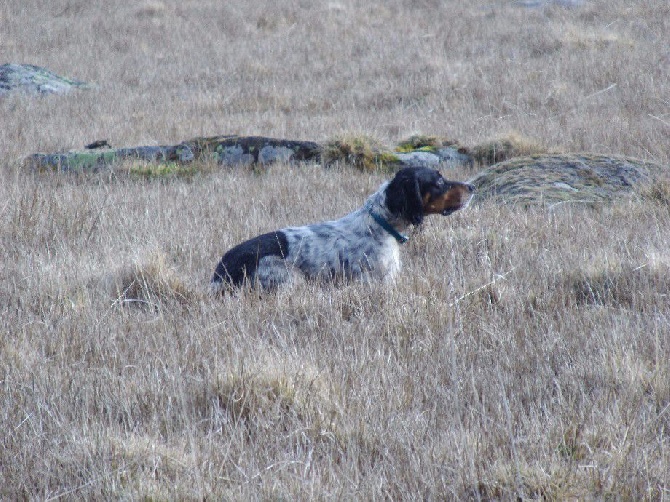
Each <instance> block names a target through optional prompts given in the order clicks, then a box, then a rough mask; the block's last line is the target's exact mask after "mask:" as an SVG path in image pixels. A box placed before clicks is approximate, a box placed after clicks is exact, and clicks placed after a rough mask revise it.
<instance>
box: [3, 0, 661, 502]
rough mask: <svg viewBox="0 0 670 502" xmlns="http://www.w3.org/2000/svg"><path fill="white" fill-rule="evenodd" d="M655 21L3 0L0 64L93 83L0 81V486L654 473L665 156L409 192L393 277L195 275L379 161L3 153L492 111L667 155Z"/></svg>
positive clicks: (507, 488)
mask: <svg viewBox="0 0 670 502" xmlns="http://www.w3.org/2000/svg"><path fill="white" fill-rule="evenodd" d="M669 20H670V11H669V7H668V5H667V2H665V1H661V0H653V1H649V2H640V3H635V4H634V5H633V4H631V3H630V2H623V1H615V2H609V3H608V4H607V5H606V6H605V5H604V4H602V3H600V2H585V3H584V4H583V5H581V6H579V7H575V8H570V9H567V8H561V7H559V6H557V5H554V6H548V7H545V8H539V9H528V8H524V7H519V6H515V5H513V3H512V2H506V3H504V4H502V3H501V4H496V5H494V4H492V3H491V2H474V3H466V2H447V3H446V4H445V3H442V4H440V3H434V2H418V3H416V2H415V3H413V4H411V5H410V4H406V3H402V2H399V1H391V2H377V3H375V2H372V3H355V2H346V1H345V2H339V3H332V2H331V3H318V2H317V3H314V4H313V5H311V4H301V5H299V4H298V3H296V2H280V3H272V2H266V3H257V2H246V3H243V4H237V5H234V4H230V5H226V4H223V3H221V2H210V1H199V2H186V3H179V4H177V3H172V2H161V1H156V0H152V1H144V2H139V3H133V2H116V3H112V4H110V3H109V2H96V1H89V2H79V3H77V2H74V3H69V4H67V5H65V4H63V3H49V2H27V3H26V2H22V1H21V2H20V1H19V0H10V1H9V2H5V3H3V5H2V6H1V7H0V33H2V34H3V35H2V40H1V41H0V62H4V61H7V62H25V63H33V64H38V65H42V66H45V67H48V68H50V69H51V70H53V71H55V72H56V73H59V74H63V75H68V76H71V77H73V78H77V79H81V80H84V81H87V82H92V83H95V84H97V88H95V89H89V90H85V91H73V92H72V93H71V94H69V95H66V96H48V97H40V98H35V97H26V96H9V97H6V98H3V99H2V100H0V117H2V118H1V119H0V120H1V121H2V123H3V127H0V169H1V172H2V175H3V183H0V214H1V215H2V218H1V219H0V256H1V257H2V258H1V259H2V267H1V268H0V312H1V314H0V321H1V324H0V329H1V331H0V439H1V441H0V446H1V447H0V480H1V481H0V498H3V499H17V498H31V499H55V498H64V499H73V498H77V499H79V498H81V499H105V498H107V499H118V498H130V499H142V498H146V499H203V498H207V499H217V500H222V499H223V500H226V499H291V500H307V499H336V500H346V499H364V500H365V499H374V498H377V499H382V498H388V499H393V500H400V499H408V500H413V499H428V500H430V499H502V500H516V499H517V498H519V497H521V498H524V499H540V498H546V499H550V500H556V499H559V500H565V499H590V498H596V499H598V498H621V499H628V500H640V499H649V500H658V499H663V498H667V497H668V494H669V491H670V474H669V473H670V460H669V459H670V445H669V444H668V439H667V438H668V431H669V430H670V365H668V361H670V336H668V334H669V333H670V298H669V297H668V294H670V291H669V288H668V283H667V277H668V276H669V274H670V252H669V251H668V250H669V249H670V238H669V237H668V236H670V210H669V208H670V204H669V202H668V201H669V200H670V196H669V195H668V194H669V193H670V190H668V186H667V184H666V183H662V184H659V185H657V186H652V187H649V186H647V187H644V188H643V189H642V190H641V191H640V192H639V193H638V194H633V196H632V197H625V198H621V199H618V200H613V201H600V202H596V203H593V204H590V205H588V206H587V205H584V204H561V205H557V206H554V207H552V208H551V210H549V209H548V208H547V207H544V206H542V205H538V206H531V207H528V208H524V207H521V206H518V205H512V204H500V203H499V201H498V200H494V199H485V200H480V203H478V204H474V205H473V206H472V207H470V208H468V209H467V210H465V211H463V212H460V213H458V214H456V215H453V216H450V217H448V218H442V217H432V218H431V219H429V220H427V222H426V224H425V227H424V228H423V229H422V230H419V231H416V232H414V233H413V234H412V235H411V240H410V242H409V243H408V244H407V245H406V246H404V247H403V249H402V250H401V252H402V259H403V262H404V269H403V272H402V274H401V276H400V278H399V280H398V282H397V284H395V285H394V286H393V287H387V286H384V285H372V286H366V285H362V284H348V285H341V286H336V287H335V286H319V285H314V284H299V285H297V286H296V287H295V288H293V289H290V290H281V291H279V292H277V293H276V294H269V295H262V296H259V295H258V293H256V292H253V291H241V292H239V294H235V295H228V296H225V297H223V298H222V299H220V298H212V297H210V296H208V295H207V293H206V291H207V283H208V281H209V278H210V276H211V273H212V272H213V268H214V266H215V264H216V262H217V260H218V259H219V258H220V256H221V254H222V253H223V252H224V251H225V250H226V249H227V248H229V247H230V246H231V245H233V244H235V243H237V242H239V241H241V240H242V239H244V238H247V237H250V236H252V235H256V234H258V233H260V232H262V231H267V230H271V229H275V228H279V227H282V226H285V225H293V224H303V223H307V222H310V221H320V220H324V219H330V218H335V217H338V216H341V215H343V214H345V213H346V212H348V211H350V210H352V209H353V208H356V207H358V206H359V205H360V204H361V202H362V201H363V200H364V198H365V197H366V195H367V194H369V193H371V192H372V191H373V190H375V189H376V188H377V187H378V185H379V184H380V183H381V182H382V181H383V180H384V179H385V176H386V175H385V174H383V173H380V172H376V171H374V172H370V171H360V170H356V169H351V168H347V167H344V166H339V167H338V166H333V168H332V169H327V170H326V169H321V168H316V167H314V166H312V165H306V166H302V167H292V166H286V165H281V164H278V165H274V166H271V167H269V168H268V169H267V170H263V171H260V170H248V169H242V168H238V169H217V168H216V166H208V168H207V169H205V170H202V171H200V170H198V171H196V172H194V173H193V174H192V175H190V176H187V177H182V176H160V175H151V176H133V175H129V174H127V173H124V172H123V171H122V170H115V171H111V170H110V171H100V172H98V173H95V174H86V175H74V174H72V175H66V174H62V173H61V174H58V173H41V174H34V173H26V172H23V171H21V170H20V169H19V168H18V167H17V164H16V162H15V160H16V159H19V158H20V157H22V156H24V155H26V154H29V153H32V152H35V151H57V150H61V149H69V148H81V146H82V145H84V144H86V143H89V142H90V141H92V140H94V139H97V138H108V139H109V140H110V143H111V144H113V145H145V144H169V143H177V142H179V141H182V140H183V139H184V138H193V137H197V136H203V137H208V136H213V135H216V134H243V135H263V136H271V137H284V138H297V139H309V140H315V141H320V142H325V141H326V140H328V139H329V138H333V137H338V136H341V137H346V136H347V135H349V134H350V132H351V131H364V132H365V135H369V136H370V137H375V138H380V140H381V141H382V142H383V143H384V144H387V145H392V144H396V143H397V142H398V141H399V140H400V139H402V138H406V137H409V136H410V135H412V134H417V135H419V134H425V135H436V137H448V138H457V139H458V140H459V141H462V142H463V144H466V145H476V144H483V143H484V142H485V141H486V140H487V139H488V138H493V137H500V135H503V136H504V135H508V134H509V131H517V132H518V134H519V135H520V136H521V137H526V138H533V139H534V140H536V141H538V142H539V143H540V144H542V145H546V146H547V148H549V149H550V150H554V149H555V150H557V151H561V152H576V151H587V152H594V153H604V154H608V155H610V154H616V155H625V156H628V157H635V158H640V159H642V160H645V161H650V162H654V163H656V164H660V165H663V166H667V165H668V163H669V162H670V150H669V149H668V142H667V136H668V112H669V111H670V110H669V109H668V95H670V91H669V88H668V76H667V71H666V70H665V68H667V63H668V61H669V59H668V58H670V53H668V48H667V43H666V42H667V36H666V34H667V33H668V32H670V26H668V22H669ZM131 174H132V173H131ZM159 174H160V173H159ZM445 174H446V175H447V177H448V178H455V179H467V178H470V177H472V176H473V175H475V174H476V173H475V172H473V171H472V170H466V169H460V170H454V171H451V172H449V173H446V172H445Z"/></svg>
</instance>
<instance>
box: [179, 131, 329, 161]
mask: <svg viewBox="0 0 670 502" xmlns="http://www.w3.org/2000/svg"><path fill="white" fill-rule="evenodd" d="M182 145H185V146H189V147H190V148H191V149H192V150H193V152H194V155H195V158H197V159H206V158H209V159H213V160H216V161H217V162H218V163H220V164H224V165H249V164H255V163H258V164H260V165H267V164H272V163H274V162H280V161H281V162H297V161H300V162H306V161H314V162H319V161H320V159H321V152H322V151H323V147H322V146H321V145H319V144H318V143H314V142H313V141H295V140H286V139H277V138H267V137H264V136H212V137H205V138H194V139H192V140H189V141H185V142H184V143H182Z"/></svg>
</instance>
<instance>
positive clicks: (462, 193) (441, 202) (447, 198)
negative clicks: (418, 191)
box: [423, 185, 472, 214]
mask: <svg viewBox="0 0 670 502" xmlns="http://www.w3.org/2000/svg"><path fill="white" fill-rule="evenodd" d="M471 195H472V194H471V192H470V190H469V189H468V188H467V186H466V185H454V186H453V187H452V188H450V189H449V190H447V191H446V192H444V193H443V194H442V195H439V196H437V197H433V198H431V196H430V194H429V193H428V194H426V195H425V196H424V197H423V211H424V213H425V214H441V213H442V212H443V211H444V210H450V211H455V210H458V209H461V208H463V207H464V206H465V205H466V204H467V203H468V201H469V200H470V197H471Z"/></svg>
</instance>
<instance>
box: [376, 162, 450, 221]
mask: <svg viewBox="0 0 670 502" xmlns="http://www.w3.org/2000/svg"><path fill="white" fill-rule="evenodd" d="M448 188H449V185H448V184H447V183H446V182H445V180H444V178H443V177H442V175H441V174H440V172H439V171H437V170H435V169H430V168H426V167H406V168H404V169H400V170H399V171H398V172H397V173H396V175H395V177H394V178H393V179H392V180H391V182H390V183H389V186H388V187H386V207H388V209H389V211H390V212H391V214H393V215H395V216H400V217H402V218H404V219H405V220H407V221H409V222H410V223H411V224H413V225H420V224H421V223H422V222H423V217H424V211H423V197H424V196H425V195H426V194H429V193H430V194H431V196H435V195H439V194H443V193H444V192H446V191H447V189H448Z"/></svg>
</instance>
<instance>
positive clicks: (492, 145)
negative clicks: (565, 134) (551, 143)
mask: <svg viewBox="0 0 670 502" xmlns="http://www.w3.org/2000/svg"><path fill="white" fill-rule="evenodd" d="M544 153H547V148H546V147H544V146H543V145H542V144H541V143H539V142H538V141H535V140H533V139H530V138H526V137H524V136H522V135H520V134H518V133H510V134H508V135H505V136H498V137H496V138H493V139H490V140H488V141H485V142H483V143H481V144H479V145H475V146H474V147H473V148H472V156H473V158H474V160H475V162H477V163H478V164H479V165H482V166H490V165H492V164H496V163H498V162H503V161H505V160H508V159H512V158H514V157H525V156H528V155H539V154H544Z"/></svg>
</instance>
